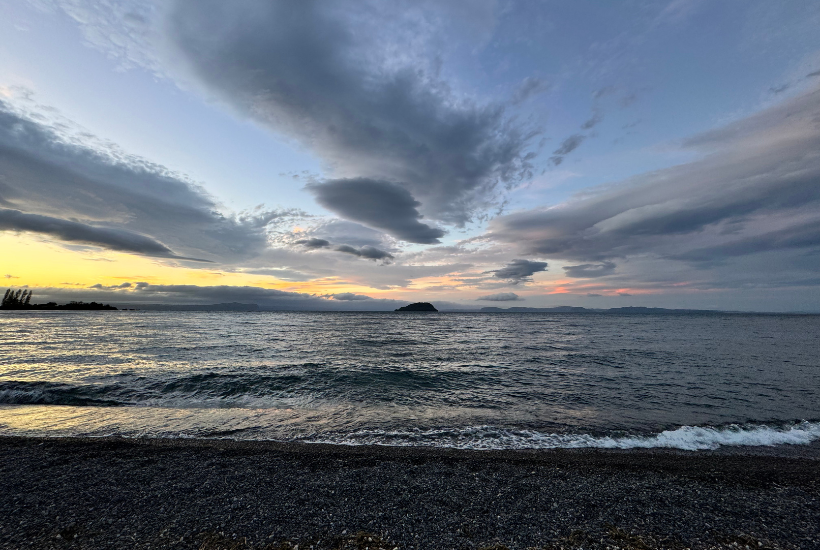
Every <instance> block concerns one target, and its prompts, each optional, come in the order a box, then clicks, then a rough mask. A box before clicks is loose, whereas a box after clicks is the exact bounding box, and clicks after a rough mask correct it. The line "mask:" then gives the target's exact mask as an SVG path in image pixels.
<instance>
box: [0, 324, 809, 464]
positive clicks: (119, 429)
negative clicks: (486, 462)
mask: <svg viewBox="0 0 820 550" xmlns="http://www.w3.org/2000/svg"><path fill="white" fill-rule="evenodd" d="M818 349H820V317H819V316H788V315H782V316H780V315H717V314H715V315H696V314H691V315H634V314H633V315H614V314H547V313H543V314H540V313H538V314H536V313H524V314H477V313H464V314H461V313H443V314H395V313H278V312H277V313H273V312H270V313H268V312H253V313H235V312H145V311H127V312H3V314H2V315H0V434H34V435H109V434H120V435H126V436H170V437H232V438H244V439H280V440H305V441H330V442H336V443H351V444H356V443H376V444H392V445H439V446H456V447H470V448H520V447H525V448H533V447H534V448H545V447H584V446H592V447H625V448H628V447H653V446H662V447H677V448H693V449H697V448H714V447H716V446H719V445H739V444H753V445H761V444H780V443H808V442H811V441H813V440H817V439H820V383H818V380H820V377H818V375H820V355H819V354H818V352H817V350H818Z"/></svg>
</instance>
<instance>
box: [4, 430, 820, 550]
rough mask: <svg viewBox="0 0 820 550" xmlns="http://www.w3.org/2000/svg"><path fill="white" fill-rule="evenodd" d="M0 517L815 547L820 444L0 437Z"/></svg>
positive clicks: (597, 542)
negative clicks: (506, 445)
mask: <svg viewBox="0 0 820 550" xmlns="http://www.w3.org/2000/svg"><path fill="white" fill-rule="evenodd" d="M0 516H2V517H5V518H6V521H5V522H2V524H0V547H2V548H121V547H126V546H127V547H132V548H149V547H153V548H157V547H160V548H199V549H203V550H213V549H217V548H232V549H235V550H241V549H246V548H247V549H251V548H266V547H267V548H270V549H271V550H272V549H274V548H292V547H293V546H294V545H295V544H299V543H301V545H300V548H309V547H310V545H311V544H312V545H313V546H314V547H315V548H317V549H318V548H360V547H361V548H365V547H370V548H388V547H389V548H391V549H392V548H396V547H398V548H400V549H405V548H414V549H425V548H442V549H447V548H453V549H456V548H458V549H461V548H464V549H480V548H491V547H492V545H494V544H496V545H499V544H500V545H503V546H505V547H507V548H510V549H518V548H521V549H524V548H530V547H536V548H559V547H563V548H581V547H583V548H607V547H609V548H616V547H620V548H636V549H637V548H642V549H647V548H681V549H682V548H737V546H733V545H732V543H733V542H737V543H738V544H739V545H740V547H741V548H742V547H743V546H744V545H747V544H748V545H750V547H756V548H817V547H820V523H818V521H817V518H818V517H820V445H818V444H811V445H806V446H778V447H775V448H721V449H718V450H716V451H694V452H693V451H680V450H672V449H657V448H656V449H641V450H637V449H629V450H601V449H553V450H496V451H485V450H461V449H448V448H433V447H388V446H347V445H329V444H318V443H286V442H273V441H247V440H246V441H237V440H226V439H219V440H216V439H204V440H203V439H160V438H156V439H148V438H145V439H127V438H120V437H101V438H80V437H69V438H49V437H43V438H40V437H35V438H32V437H16V436H0ZM359 532H365V533H367V534H366V535H361V536H360V537H359V538H360V539H361V540H359V539H357V538H356V534H357V533H359ZM220 533H221V534H220ZM368 539H371V540H369V541H368ZM758 543H760V544H758ZM550 545H552V546H550ZM496 548H502V546H496Z"/></svg>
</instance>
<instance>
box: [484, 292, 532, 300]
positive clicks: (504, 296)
mask: <svg viewBox="0 0 820 550" xmlns="http://www.w3.org/2000/svg"><path fill="white" fill-rule="evenodd" d="M476 300H484V301H486V302H520V301H522V300H523V298H521V297H519V296H518V294H516V293H515V292H499V293H498V294H488V295H487V296H479V297H478V298H476Z"/></svg>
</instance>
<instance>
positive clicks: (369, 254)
mask: <svg viewBox="0 0 820 550" xmlns="http://www.w3.org/2000/svg"><path fill="white" fill-rule="evenodd" d="M333 250H336V251H337V252H343V253H345V254H353V255H354V256H358V257H359V258H366V259H368V260H392V259H393V255H392V254H390V253H389V252H385V251H384V250H379V249H378V248H373V247H372V246H363V247H361V248H353V247H352V246H349V245H346V244H343V245H339V246H337V247H335V248H334V249H333Z"/></svg>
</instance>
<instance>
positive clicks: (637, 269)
mask: <svg viewBox="0 0 820 550" xmlns="http://www.w3.org/2000/svg"><path fill="white" fill-rule="evenodd" d="M818 28H820V4H818V3H817V2H816V1H813V0H808V1H800V0H793V1H789V2H770V1H751V0H749V1H746V0H727V1H724V2H708V1H705V0H658V1H633V0H624V1H622V2H599V1H591V0H590V1H584V0H579V1H574V2H558V1H535V0H531V1H513V0H470V1H469V2H468V1H466V0H465V1H456V0H453V1H441V0H435V1H433V0H429V1H427V0H413V1H409V0H408V1H403V0H395V1H392V2H382V1H378V0H373V1H364V0H362V1H352V0H351V1H340V2H321V1H310V0H301V1H299V2H287V1H261V0H260V1H253V0H236V1H232V2H222V1H217V0H196V1H194V0H174V1H166V0H162V1H160V0H156V1H151V0H142V1H131V0H103V1H99V2H93V1H89V0H27V1H23V0H0V276H2V277H3V278H4V282H5V286H6V287H12V288H22V287H25V288H30V289H32V290H33V291H34V298H33V302H38V301H39V302H43V301H49V300H54V301H68V300H85V301H89V300H96V301H105V302H108V303H114V304H117V305H121V306H122V305H126V306H127V305H129V304H131V305H136V306H138V305H139V304H153V303H166V304H208V303H223V302H243V303H256V304H258V305H260V306H261V307H263V308H268V309H309V310H340V309H342V310H345V309H352V310H384V309H393V308H394V307H396V306H397V305H403V304H405V303H408V302H416V301H428V302H432V303H434V304H436V305H437V306H439V307H440V308H442V309H447V308H450V309H453V308H462V309H477V308H480V307H486V306H494V307H510V306H524V307H552V306H559V305H571V306H583V307H588V308H611V307H626V306H645V307H667V308H692V309H722V310H740V311H812V312H820V33H818V32H817V29H818Z"/></svg>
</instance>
